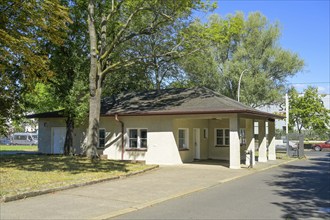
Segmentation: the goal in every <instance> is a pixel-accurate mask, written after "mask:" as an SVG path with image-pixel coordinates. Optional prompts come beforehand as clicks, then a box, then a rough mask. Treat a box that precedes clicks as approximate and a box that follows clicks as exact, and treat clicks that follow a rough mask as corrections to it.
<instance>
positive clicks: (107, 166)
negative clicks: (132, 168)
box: [0, 155, 128, 174]
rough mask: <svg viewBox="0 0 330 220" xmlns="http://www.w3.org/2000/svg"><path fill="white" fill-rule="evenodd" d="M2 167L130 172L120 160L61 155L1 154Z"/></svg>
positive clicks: (31, 169) (41, 170) (46, 170)
mask: <svg viewBox="0 0 330 220" xmlns="http://www.w3.org/2000/svg"><path fill="white" fill-rule="evenodd" d="M0 166H1V168H15V169H19V170H26V171H37V172H51V171H61V172H69V173H71V174H78V173H84V172H115V171H118V172H128V169H127V164H126V163H124V162H120V161H111V160H100V161H97V162H91V161H90V160H88V159H87V158H83V157H77V156H74V157H69V156H59V155H1V158H0Z"/></svg>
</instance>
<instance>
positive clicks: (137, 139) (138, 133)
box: [128, 129, 148, 148]
mask: <svg viewBox="0 0 330 220" xmlns="http://www.w3.org/2000/svg"><path fill="white" fill-rule="evenodd" d="M147 133H148V131H147V129H128V137H129V142H128V147H129V148H147V146H148V135H147Z"/></svg>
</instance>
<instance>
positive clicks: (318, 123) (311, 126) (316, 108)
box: [289, 87, 330, 133]
mask: <svg viewBox="0 0 330 220" xmlns="http://www.w3.org/2000/svg"><path fill="white" fill-rule="evenodd" d="M322 97H323V95H321V94H319V93H318V89H317V88H314V87H308V88H307V89H305V90H304V94H303V95H300V94H298V92H297V91H296V90H295V89H294V88H291V90H290V92H289V120H290V125H291V126H295V127H296V128H297V130H298V131H299V133H301V132H302V129H303V128H304V129H306V130H315V131H316V130H319V131H321V130H323V131H326V130H328V132H329V129H330V128H329V124H330V110H328V109H327V108H325V107H324V105H323V102H322Z"/></svg>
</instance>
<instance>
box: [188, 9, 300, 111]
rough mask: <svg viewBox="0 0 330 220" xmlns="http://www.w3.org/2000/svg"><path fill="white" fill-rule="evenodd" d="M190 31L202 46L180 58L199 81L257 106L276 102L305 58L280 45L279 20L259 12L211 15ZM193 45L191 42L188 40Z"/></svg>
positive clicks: (193, 26)
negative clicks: (271, 18) (245, 17)
mask: <svg viewBox="0 0 330 220" xmlns="http://www.w3.org/2000/svg"><path fill="white" fill-rule="evenodd" d="M186 36H188V37H189V36H194V38H196V36H197V37H198V38H200V43H199V44H200V48H201V49H200V50H199V51H198V52H197V53H194V54H193V55H192V56H190V57H188V58H185V59H184V60H183V61H182V62H181V64H182V68H183V69H184V70H185V71H186V72H187V73H188V76H189V78H190V80H191V81H192V82H193V83H194V84H195V85H202V86H207V87H209V88H211V89H214V90H217V91H219V92H220V93H222V94H224V95H226V96H228V97H230V98H233V99H237V90H238V82H239V78H240V76H241V74H242V73H243V72H244V75H243V76H242V81H241V89H240V91H241V92H240V101H242V102H243V103H245V104H248V105H251V106H253V107H259V106H263V105H269V104H274V103H276V102H277V101H279V100H280V99H281V98H282V95H283V94H284V87H285V82H286V78H287V77H290V76H293V75H294V74H295V73H297V72H298V71H300V70H301V69H302V68H303V66H304V62H303V61H302V60H301V59H300V58H299V57H298V55H297V54H295V53H292V52H290V51H287V50H284V49H282V48H281V47H280V46H279V45H278V40H279V37H280V28H279V24H278V23H275V24H271V23H269V21H268V20H267V19H266V17H265V16H263V15H262V14H260V13H258V12H257V13H251V14H249V15H248V17H247V19H246V20H245V19H244V15H243V13H240V12H238V13H236V14H235V15H231V14H230V15H228V16H227V17H226V18H221V17H219V16H218V15H212V16H211V17H210V19H209V21H208V22H207V23H205V24H203V23H201V22H200V21H196V22H195V23H194V24H192V25H191V27H190V30H189V31H188V32H187V34H186ZM188 47H189V45H188Z"/></svg>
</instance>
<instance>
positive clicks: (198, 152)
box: [193, 128, 201, 160]
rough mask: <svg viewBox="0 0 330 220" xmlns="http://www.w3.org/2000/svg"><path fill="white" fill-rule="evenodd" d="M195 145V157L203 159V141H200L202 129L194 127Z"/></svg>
mask: <svg viewBox="0 0 330 220" xmlns="http://www.w3.org/2000/svg"><path fill="white" fill-rule="evenodd" d="M193 136H194V142H193V143H194V147H195V159H198V160H199V159H201V149H200V147H201V141H200V129H199V128H194V135H193Z"/></svg>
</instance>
